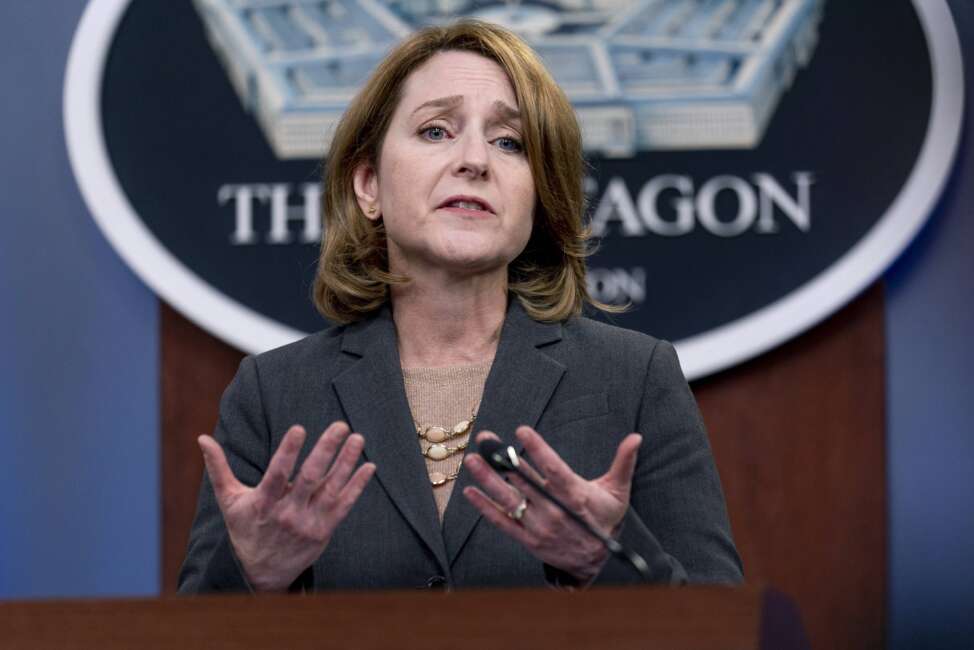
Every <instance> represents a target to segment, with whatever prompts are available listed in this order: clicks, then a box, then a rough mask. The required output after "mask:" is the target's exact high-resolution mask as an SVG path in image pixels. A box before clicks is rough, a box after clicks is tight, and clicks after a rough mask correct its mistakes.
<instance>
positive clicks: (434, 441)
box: [414, 411, 477, 487]
mask: <svg viewBox="0 0 974 650" xmlns="http://www.w3.org/2000/svg"><path fill="white" fill-rule="evenodd" d="M476 419H477V414H476V413H474V412H473V411H471V413H470V418H469V419H467V420H460V421H459V422H457V423H456V424H455V425H453V426H452V427H441V426H437V425H431V426H426V427H424V426H422V425H420V424H419V423H418V422H414V424H416V434H417V435H418V436H419V437H420V438H422V439H423V440H426V441H427V442H429V443H430V446H429V447H427V448H426V449H425V450H424V451H423V452H422V454H423V456H425V457H426V458H428V459H430V460H435V461H439V460H446V459H447V458H449V457H450V456H453V455H454V454H456V453H458V452H463V451H464V450H465V449H466V448H467V445H468V444H469V442H470V441H469V439H467V440H463V441H461V442H459V443H458V444H456V445H445V444H443V443H444V442H446V441H447V440H449V439H451V438H458V437H460V436H463V435H469V434H470V432H471V431H472V430H473V423H474V421H475V420H476ZM461 464H462V461H461V463H458V464H457V467H456V469H455V470H454V471H452V472H450V473H449V474H446V473H444V472H430V474H429V479H430V483H431V484H432V485H433V487H439V486H441V485H445V484H446V483H447V481H452V480H454V479H456V477H457V476H459V475H460V465H461Z"/></svg>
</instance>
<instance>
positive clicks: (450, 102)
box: [413, 95, 463, 115]
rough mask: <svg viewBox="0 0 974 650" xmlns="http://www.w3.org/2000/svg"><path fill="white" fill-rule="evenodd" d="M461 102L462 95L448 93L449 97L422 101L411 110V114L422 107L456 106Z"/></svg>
mask: <svg viewBox="0 0 974 650" xmlns="http://www.w3.org/2000/svg"><path fill="white" fill-rule="evenodd" d="M462 103H463V95H450V96H449V97H439V98H437V99H431V100H429V101H428V102H423V103H422V104H420V105H419V106H417V107H416V108H415V110H413V115H415V114H416V113H418V112H420V111H421V110H423V109H424V108H456V107H457V106H459V105H460V104H462Z"/></svg>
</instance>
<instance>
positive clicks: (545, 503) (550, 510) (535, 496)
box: [508, 474, 562, 526]
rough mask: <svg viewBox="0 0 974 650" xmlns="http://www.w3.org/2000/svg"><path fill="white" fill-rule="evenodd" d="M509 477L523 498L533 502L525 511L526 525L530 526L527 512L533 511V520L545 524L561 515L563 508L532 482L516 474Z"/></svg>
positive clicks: (535, 522)
mask: <svg viewBox="0 0 974 650" xmlns="http://www.w3.org/2000/svg"><path fill="white" fill-rule="evenodd" d="M508 479H509V480H510V481H511V485H513V486H514V487H515V488H516V489H517V491H518V492H520V493H521V498H523V499H527V501H528V502H529V503H530V504H531V507H530V508H528V509H527V510H526V511H525V514H524V521H522V522H521V523H523V524H524V525H525V526H528V523H527V519H528V514H527V513H531V522H532V523H534V524H538V525H544V524H545V522H549V521H551V520H552V519H555V518H559V517H561V515H562V512H561V509H560V508H559V507H558V506H556V505H555V504H553V503H552V502H551V501H550V500H549V499H548V498H547V497H546V496H545V495H543V494H541V492H539V491H538V490H536V489H534V488H533V487H532V486H531V484H530V483H528V482H527V481H525V480H524V479H523V478H521V477H520V476H518V475H516V474H511V475H510V476H509V477H508ZM518 503H520V501H519V502H518Z"/></svg>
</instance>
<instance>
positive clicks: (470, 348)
mask: <svg viewBox="0 0 974 650" xmlns="http://www.w3.org/2000/svg"><path fill="white" fill-rule="evenodd" d="M506 313H507V275H506V273H505V274H504V275H503V276H501V275H499V274H493V275H491V276H472V277H466V278H462V279H456V278H449V277H446V275H445V274H444V275H443V276H441V277H423V278H417V277H416V275H415V274H413V275H412V279H411V281H410V282H409V283H408V284H406V285H394V286H393V288H392V317H393V321H395V323H396V333H397V335H398V340H399V358H400V362H401V363H402V367H403V368H437V367H443V366H457V365H467V364H475V363H484V362H488V361H492V360H493V358H494V353H495V352H496V351H497V343H498V341H499V340H500V331H501V326H502V325H503V324H504V317H505V315H506Z"/></svg>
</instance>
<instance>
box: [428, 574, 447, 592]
mask: <svg viewBox="0 0 974 650" xmlns="http://www.w3.org/2000/svg"><path fill="white" fill-rule="evenodd" d="M426 588H427V589H438V590H442V589H446V578H444V577H443V576H431V577H430V579H429V580H427V581H426Z"/></svg>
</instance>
